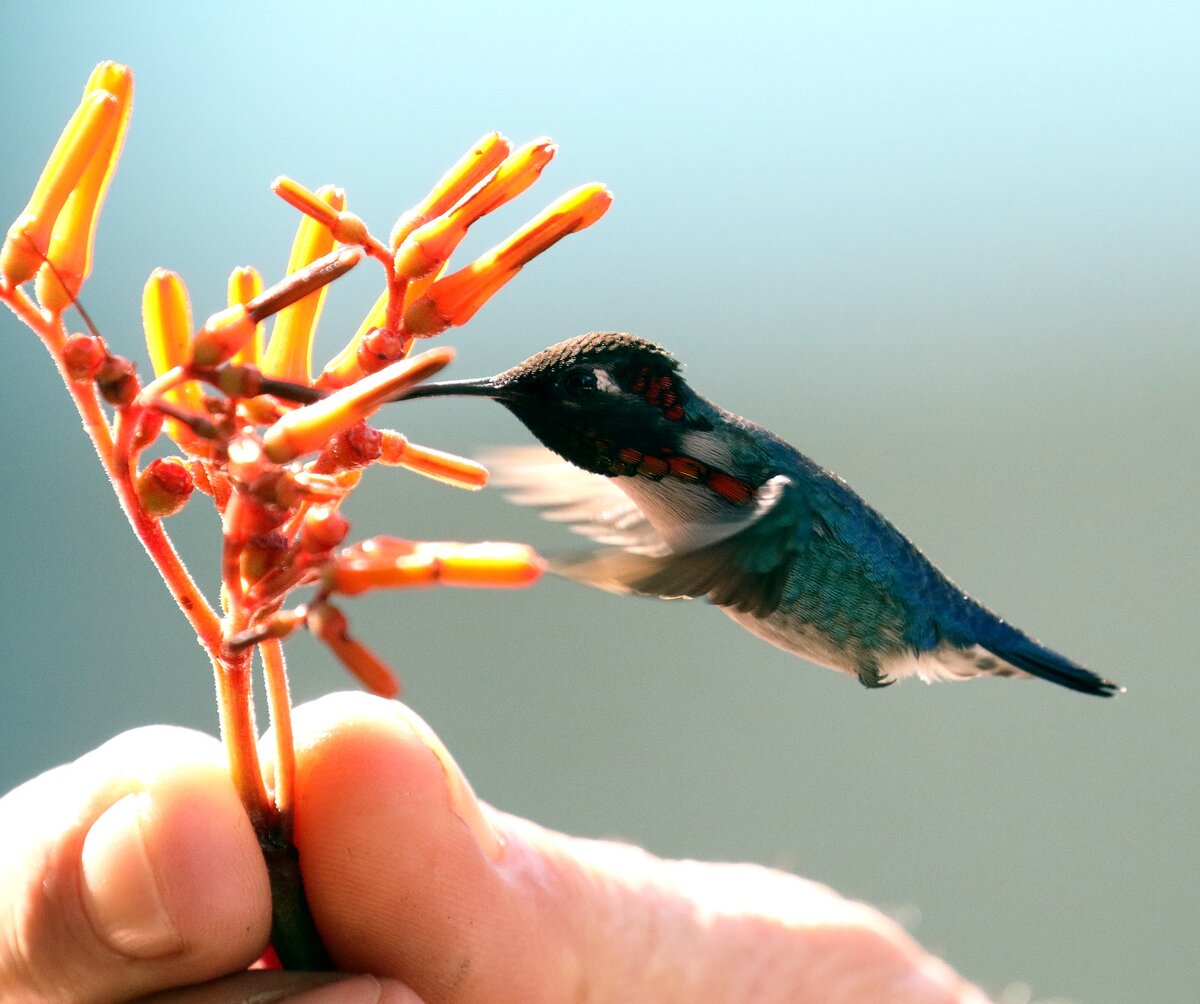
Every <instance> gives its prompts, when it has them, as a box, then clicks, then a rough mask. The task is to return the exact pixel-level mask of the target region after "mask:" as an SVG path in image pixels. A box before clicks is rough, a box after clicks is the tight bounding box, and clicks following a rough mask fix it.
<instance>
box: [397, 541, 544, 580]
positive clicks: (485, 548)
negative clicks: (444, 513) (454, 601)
mask: <svg viewBox="0 0 1200 1004" xmlns="http://www.w3.org/2000/svg"><path fill="white" fill-rule="evenodd" d="M424 556H430V557H433V558H435V559H436V560H437V563H438V581H439V582H440V583H441V584H442V585H444V586H464V587H467V588H472V589H478V588H487V589H519V588H522V587H524V586H529V585H532V584H533V583H534V582H536V581H537V580H538V579H539V578H540V577H541V575H542V572H544V571H545V568H546V565H545V562H544V561H542V559H541V558H540V557H539V556H538V554H537V552H536V551H534V550H533V548H531V547H529V546H528V545H526V544H499V543H493V542H491V541H488V542H485V543H481V544H451V543H421V544H418V545H417V546H416V549H415V551H414V552H413V557H424Z"/></svg>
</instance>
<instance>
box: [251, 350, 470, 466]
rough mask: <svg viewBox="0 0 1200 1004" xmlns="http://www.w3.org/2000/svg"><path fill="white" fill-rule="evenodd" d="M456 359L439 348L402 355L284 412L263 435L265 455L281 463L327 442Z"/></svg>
mask: <svg viewBox="0 0 1200 1004" xmlns="http://www.w3.org/2000/svg"><path fill="white" fill-rule="evenodd" d="M453 358H454V350H453V349H451V348H449V347H447V346H441V347H439V348H436V349H432V350H430V351H429V352H423V353H421V354H420V355H419V356H413V357H412V358H411V359H404V360H401V361H400V362H397V363H393V364H392V365H391V366H388V367H386V368H385V369H382V370H380V371H379V372H378V373H372V374H370V375H369V376H365V377H363V378H362V379H361V380H359V381H357V382H356V383H353V384H351V385H350V386H348V387H343V388H342V389H341V390H337V391H334V392H333V393H332V394H330V395H329V396H328V397H326V398H323V399H322V400H320V401H315V402H313V403H312V404H309V405H306V406H305V407H303V408H297V409H295V410H294V411H290V412H288V413H287V414H286V415H284V416H283V417H282V418H280V419H279V420H278V421H277V422H275V424H274V425H272V426H271V427H270V428H269V429H267V431H266V432H265V433H264V434H263V446H264V448H265V450H266V454H267V456H268V457H269V458H270V459H271V460H272V461H274V462H275V463H277V464H285V463H288V462H289V461H292V460H295V459H296V458H297V457H300V456H303V455H304V454H306V453H312V452H314V451H316V450H319V449H321V448H323V447H324V446H325V444H326V443H328V442H329V441H330V440H331V439H332V438H333V437H334V436H336V435H337V434H338V433H340V432H343V431H345V430H346V429H349V428H350V427H351V426H352V425H354V424H355V423H356V422H360V421H362V420H363V419H365V418H367V417H369V416H370V415H371V414H373V413H374V412H375V410H376V409H377V408H379V407H380V405H382V404H384V403H385V402H387V401H391V400H394V399H395V398H396V397H397V396H398V395H399V394H400V393H401V392H403V391H404V390H406V389H407V388H409V387H411V386H413V385H414V384H417V383H420V382H421V381H422V380H427V379H428V378H429V377H431V376H433V375H434V374H435V373H437V372H438V371H439V370H441V369H442V368H443V367H445V366H446V365H447V364H448V363H449V362H450V360H451V359H453Z"/></svg>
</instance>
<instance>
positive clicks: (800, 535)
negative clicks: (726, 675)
mask: <svg viewBox="0 0 1200 1004" xmlns="http://www.w3.org/2000/svg"><path fill="white" fill-rule="evenodd" d="M807 517H808V514H807V511H806V507H804V506H803V504H802V499H801V498H800V497H799V494H798V493H797V492H796V491H795V486H794V484H793V482H792V481H791V480H790V479H789V478H787V477H784V476H783V475H779V476H777V477H774V478H772V479H771V480H770V481H768V482H766V484H764V485H762V487H760V488H759V489H758V491H757V492H756V493H755V495H754V499H753V501H752V503H751V505H750V507H749V508H748V510H747V511H746V514H745V515H744V516H743V517H742V518H741V519H740V520H739V521H738V522H737V523H734V524H719V525H713V526H699V527H696V528H695V532H696V536H697V537H698V539H701V540H708V541H710V543H707V544H704V545H703V546H701V547H697V548H695V549H694V550H691V551H683V552H679V551H667V552H665V553H655V554H630V553H628V552H621V551H613V550H602V551H598V552H596V553H594V554H590V555H581V556H578V557H571V558H566V559H559V560H558V561H552V562H551V568H553V569H554V571H556V572H558V573H559V574H561V575H566V576H568V577H570V578H574V579H578V580H580V581H583V582H587V583H588V584H590V585H593V586H598V587H600V588H602V589H608V590H610V591H613V592H627V593H640V594H642V595H647V596H660V597H663V598H665V599H679V598H684V597H696V596H707V597H708V598H709V600H711V601H712V602H713V603H715V604H717V605H718V606H723V607H729V608H730V609H731V610H737V611H739V612H743V613H750V614H753V615H755V616H757V617H766V616H767V615H769V614H770V613H772V612H774V611H775V610H776V609H777V608H778V607H779V604H780V603H781V602H782V600H783V594H784V588H785V586H786V585H787V580H788V576H789V575H790V574H791V570H792V565H793V562H794V561H795V559H796V557H797V555H798V554H799V553H800V552H801V551H802V550H803V549H804V546H805V541H806V538H807V536H808V532H809V530H810V529H811V527H812V525H813V524H812V522H811V519H810V518H807ZM714 538H715V539H714Z"/></svg>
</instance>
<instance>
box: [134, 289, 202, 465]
mask: <svg viewBox="0 0 1200 1004" xmlns="http://www.w3.org/2000/svg"><path fill="white" fill-rule="evenodd" d="M142 326H143V328H145V331H146V348H147V349H148V350H149V352H150V363H151V365H153V367H154V375H155V376H160V377H161V376H162V375H163V374H164V373H166V372H167V371H168V370H171V369H174V368H175V367H177V366H186V365H187V364H188V363H190V362H191V361H192V308H191V305H190V303H189V302H188V293H187V287H186V286H184V284H183V280H182V279H181V278H180V277H179V276H178V275H177V274H176V273H174V272H169V271H167V269H165V268H156V269H155V270H154V271H153V272H151V273H150V278H149V279H147V280H146V286H145V289H143V291H142ZM163 399H164V400H165V401H166V402H167V403H168V404H171V405H174V406H175V407H176V408H179V409H180V410H182V411H186V412H189V413H191V414H202V413H203V410H204V404H203V397H202V394H201V390H200V386H199V385H198V384H196V383H195V382H193V381H190V380H189V381H187V382H185V383H181V384H180V385H179V386H176V387H172V388H171V389H170V390H168V391H166V392H164V394H163ZM167 435H168V436H170V437H171V438H172V439H173V440H174V441H175V442H176V443H178V444H179V445H180V446H181V447H182V448H183V449H184V450H186V451H188V452H189V453H191V452H195V450H194V449H192V447H193V446H194V444H195V441H196V440H195V436H194V435H193V434H192V432H191V430H190V429H188V428H187V426H185V425H183V424H182V423H180V422H177V421H175V420H174V419H170V420H168V422H167Z"/></svg>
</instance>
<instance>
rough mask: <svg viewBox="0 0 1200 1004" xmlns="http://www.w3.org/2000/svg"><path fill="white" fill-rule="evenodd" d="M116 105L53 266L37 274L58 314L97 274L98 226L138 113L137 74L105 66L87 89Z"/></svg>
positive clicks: (71, 202) (59, 231)
mask: <svg viewBox="0 0 1200 1004" xmlns="http://www.w3.org/2000/svg"><path fill="white" fill-rule="evenodd" d="M89 94H104V95H108V96H110V97H112V98H113V99H115V101H116V106H117V107H116V112H115V114H114V116H113V118H112V121H111V122H110V123H109V124H108V126H107V127H106V128H105V129H104V131H103V132H102V133H101V134H100V136H99V137H98V138H97V141H96V145H95V147H94V149H93V150H92V151H91V153H90V155H89V160H88V163H87V167H86V168H85V170H84V172H83V174H82V176H81V177H80V179H79V181H78V183H77V184H76V185H75V187H74V188H73V189H72V190H71V194H70V196H69V197H68V198H67V201H66V205H65V206H64V207H63V209H62V211H61V213H60V214H59V216H58V219H57V220H56V221H55V223H54V229H53V233H52V234H51V238H50V248H49V251H48V253H47V256H46V257H47V259H48V262H47V264H46V265H43V266H42V268H41V269H40V270H39V272H38V275H37V287H36V290H37V297H38V300H39V301H40V302H41V304H42V305H43V306H44V307H46V308H48V309H49V310H52V311H62V310H64V309H65V308H66V307H68V306H69V305H70V304H71V303H73V302H74V301H75V298H76V297H77V296H78V295H79V290H80V288H81V287H82V286H83V283H84V280H85V279H87V277H88V276H89V275H90V274H91V271H92V250H93V246H94V244H95V239H96V226H97V223H98V222H99V220H100V210H101V207H102V206H103V205H104V197H105V195H106V194H107V192H108V186H109V183H110V182H111V181H112V176H113V173H114V172H115V171H116V167H117V161H118V159H119V158H120V156H121V149H122V147H123V146H124V144H125V133H126V132H127V131H128V128H129V117H130V114H131V113H132V111H133V74H132V73H131V72H130V70H129V67H127V66H123V65H121V64H120V63H111V62H109V63H101V64H100V65H99V66H97V67H96V69H95V70H93V71H92V76H91V78H90V79H89V80H88V84H87V87H86V88H85V90H84V95H85V97H86V96H87V95H89Z"/></svg>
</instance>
